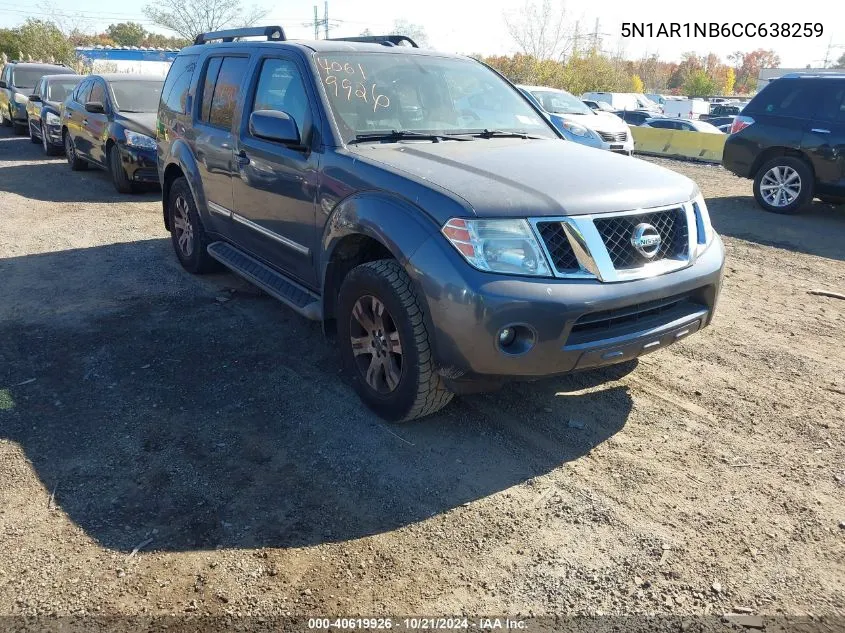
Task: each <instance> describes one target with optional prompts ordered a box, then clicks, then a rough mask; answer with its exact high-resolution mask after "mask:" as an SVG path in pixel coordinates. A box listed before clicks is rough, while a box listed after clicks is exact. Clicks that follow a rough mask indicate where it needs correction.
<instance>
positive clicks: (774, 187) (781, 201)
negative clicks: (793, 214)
mask: <svg viewBox="0 0 845 633" xmlns="http://www.w3.org/2000/svg"><path fill="white" fill-rule="evenodd" d="M760 194H761V195H762V196H763V200H765V201H766V203H767V204H770V205H771V206H773V207H785V206H788V205H790V204H792V203H793V202H794V201H795V199H796V198H797V197H798V196H799V195H800V194H801V176H800V175H798V172H797V171H795V170H794V169H793V168H792V167H789V166H786V165H776V166H775V167H772V168H771V169H770V170H769V171H767V172H766V173H765V174H763V178H762V179H761V180H760Z"/></svg>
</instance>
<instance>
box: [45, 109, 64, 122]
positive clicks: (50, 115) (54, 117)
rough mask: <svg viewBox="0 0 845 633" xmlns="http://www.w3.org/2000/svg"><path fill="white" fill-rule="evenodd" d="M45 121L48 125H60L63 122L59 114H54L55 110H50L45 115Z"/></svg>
mask: <svg viewBox="0 0 845 633" xmlns="http://www.w3.org/2000/svg"><path fill="white" fill-rule="evenodd" d="M44 122H45V123H46V124H47V125H58V124H59V123H61V119H60V118H59V116H58V115H57V114H54V113H53V112H48V113H47V114H45V115H44Z"/></svg>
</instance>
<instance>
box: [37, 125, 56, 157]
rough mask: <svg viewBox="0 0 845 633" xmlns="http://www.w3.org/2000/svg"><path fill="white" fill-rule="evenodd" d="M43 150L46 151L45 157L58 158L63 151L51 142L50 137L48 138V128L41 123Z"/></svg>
mask: <svg viewBox="0 0 845 633" xmlns="http://www.w3.org/2000/svg"><path fill="white" fill-rule="evenodd" d="M41 148H42V149H43V150H44V155H45V156H56V155H57V154H60V153H61V150H60V149H59V148H58V147H56V146H55V145H53V144H52V143H51V142H50V137H49V136H47V126H46V125H45V124H44V123H43V122H42V123H41Z"/></svg>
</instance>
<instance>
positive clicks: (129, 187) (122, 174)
mask: <svg viewBox="0 0 845 633" xmlns="http://www.w3.org/2000/svg"><path fill="white" fill-rule="evenodd" d="M109 172H110V173H111V181H112V182H113V183H114V188H115V189H117V192H118V193H132V192H133V191H135V186H134V185H133V184H132V181H131V180H129V177H128V176H127V175H126V170H125V169H124V168H123V164H122V163H121V161H120V150H119V149H118V148H117V147H116V146H114V145H112V146H111V147H110V148H109Z"/></svg>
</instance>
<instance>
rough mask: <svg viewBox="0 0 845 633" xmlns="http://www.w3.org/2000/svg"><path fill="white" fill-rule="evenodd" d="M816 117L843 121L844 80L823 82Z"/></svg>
mask: <svg viewBox="0 0 845 633" xmlns="http://www.w3.org/2000/svg"><path fill="white" fill-rule="evenodd" d="M825 83H826V85H825V86H824V89H823V90H822V99H821V104H820V106H819V112H818V115H817V117H818V118H819V119H821V120H823V121H836V122H838V123H845V81H838V82H825Z"/></svg>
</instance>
